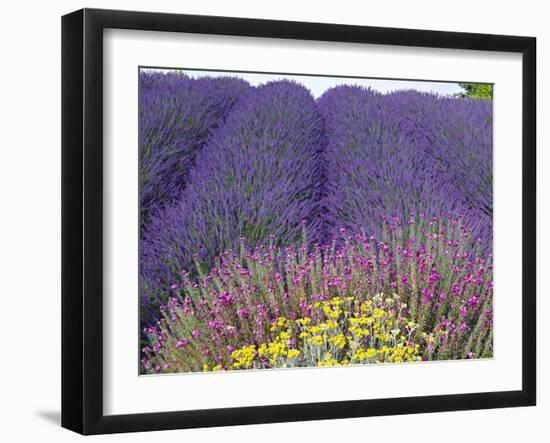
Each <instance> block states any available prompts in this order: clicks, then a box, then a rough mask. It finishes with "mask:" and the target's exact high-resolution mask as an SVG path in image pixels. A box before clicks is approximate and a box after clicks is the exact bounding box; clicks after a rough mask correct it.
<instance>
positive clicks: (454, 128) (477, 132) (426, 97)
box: [384, 91, 493, 253]
mask: <svg viewBox="0 0 550 443" xmlns="http://www.w3.org/2000/svg"><path fill="white" fill-rule="evenodd" d="M384 102H385V106H386V110H387V111H386V112H387V113H388V114H390V115H393V116H394V119H395V120H396V121H398V122H399V125H400V126H401V128H402V129H403V132H404V133H405V134H406V143H410V145H411V146H415V149H416V150H417V151H419V152H422V153H425V154H426V155H427V156H428V162H429V163H430V164H432V165H433V171H434V173H435V175H436V177H437V180H438V181H439V183H441V184H442V189H444V191H445V192H444V194H445V193H446V192H450V193H451V195H452V198H453V199H454V200H457V201H459V203H457V205H456V206H457V208H460V212H462V214H463V217H464V221H465V222H466V223H467V224H468V225H469V226H470V227H471V228H472V230H473V232H474V235H475V236H476V237H479V238H481V239H482V242H481V247H483V249H484V250H485V251H487V252H488V253H491V252H492V250H493V237H492V229H493V120H492V119H493V107H492V102H491V101H485V100H474V99H457V98H444V97H438V96H435V95H433V94H422V93H418V92H414V91H406V92H396V93H393V94H389V95H386V96H384Z"/></svg>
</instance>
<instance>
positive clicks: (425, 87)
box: [147, 69, 461, 98]
mask: <svg viewBox="0 0 550 443" xmlns="http://www.w3.org/2000/svg"><path fill="white" fill-rule="evenodd" d="M147 71H162V72H170V71H171V70H170V69H147ZM181 71H183V72H184V73H185V74H186V75H188V76H189V77H192V78H198V77H205V76H211V77H218V76H229V77H240V78H242V79H244V80H246V81H247V82H248V83H250V84H251V85H252V86H258V85H260V84H263V83H266V82H268V81H273V80H281V79H289V80H295V81H296V82H298V83H301V84H303V85H304V86H305V87H307V88H308V89H309V90H310V91H311V93H312V94H313V96H314V97H315V98H318V97H319V96H321V95H322V94H323V92H325V91H326V90H327V89H329V88H332V87H334V86H337V85H342V84H348V85H359V86H364V87H370V88H372V89H375V90H377V91H379V92H382V93H386V92H391V91H396V90H400V89H414V90H417V91H423V92H432V93H436V94H440V95H450V94H454V93H457V92H460V91H461V88H460V87H459V86H458V83H444V82H431V81H409V80H380V79H369V78H345V77H313V76H307V75H280V74H249V73H243V72H219V71H194V70H185V69H183V70H181Z"/></svg>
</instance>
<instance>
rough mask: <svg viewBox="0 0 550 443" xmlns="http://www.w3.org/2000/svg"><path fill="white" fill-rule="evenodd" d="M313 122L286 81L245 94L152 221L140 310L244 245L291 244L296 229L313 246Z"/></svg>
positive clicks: (299, 91) (317, 144) (317, 170)
mask: <svg viewBox="0 0 550 443" xmlns="http://www.w3.org/2000/svg"><path fill="white" fill-rule="evenodd" d="M322 137H323V127H322V120H321V117H320V115H319V113H318V111H317V109H316V105H315V102H314V100H313V98H312V97H311V95H310V93H309V91H308V90H307V89H305V88H304V87H302V86H299V85H298V84H297V83H294V82H289V81H281V82H273V83H269V84H267V85H265V86H261V87H259V88H257V89H256V90H254V91H253V92H251V93H250V94H249V95H248V96H247V97H246V99H244V100H242V101H241V102H240V103H239V104H238V105H236V106H235V108H234V110H233V112H232V113H231V114H230V116H229V117H228V118H227V121H226V123H225V124H224V125H223V126H222V127H220V128H219V129H218V130H217V131H215V132H214V133H212V134H211V137H210V140H209V142H208V143H207V146H205V148H204V149H203V150H202V151H201V152H200V154H199V156H198V157H197V162H196V166H195V167H194V168H193V169H192V171H191V172H190V173H189V185H188V186H187V187H186V189H185V190H184V191H183V193H182V194H181V196H180V198H179V200H178V201H177V202H176V203H175V204H173V205H170V206H168V207H166V208H165V209H163V210H162V211H158V212H156V213H155V215H154V217H152V220H151V223H150V226H149V228H148V229H147V231H146V232H145V233H144V235H143V240H142V243H141V275H142V289H143V291H144V293H145V294H146V295H145V298H144V299H143V306H144V307H145V308H146V309H147V306H148V304H149V303H150V302H151V301H152V303H153V305H154V304H155V303H157V300H159V299H161V300H162V299H165V298H164V297H165V296H166V289H167V288H168V286H170V285H171V284H174V283H176V284H177V283H179V281H180V272H181V271H182V270H187V271H193V269H194V262H195V261H197V262H199V263H201V264H205V265H211V264H212V263H213V261H214V258H215V257H216V256H217V255H218V254H220V253H221V252H223V251H224V250H225V249H227V248H231V249H235V248H237V247H238V245H239V239H240V238H241V237H243V236H244V237H246V238H247V239H248V241H249V242H250V244H251V245H252V246H255V245H258V244H261V243H264V242H267V241H268V239H269V238H270V236H271V238H272V239H273V241H274V242H276V243H277V245H278V246H281V245H285V244H290V243H292V242H294V241H299V239H300V236H301V232H302V221H305V224H306V226H307V228H308V233H309V235H310V237H311V239H312V241H313V239H315V238H317V237H319V235H320V233H321V223H320V221H319V219H320V217H319V213H320V211H321V209H320V205H319V202H320V200H321V199H320V193H321V192H322V179H321V176H322V171H323V164H322V161H321V160H320V155H319V150H320V149H321V146H322Z"/></svg>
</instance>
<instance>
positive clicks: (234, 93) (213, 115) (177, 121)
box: [139, 72, 249, 227]
mask: <svg viewBox="0 0 550 443" xmlns="http://www.w3.org/2000/svg"><path fill="white" fill-rule="evenodd" d="M248 89H249V86H248V84H247V83H246V82H245V81H243V80H240V79H238V78H229V77H220V78H211V77H210V78H200V79H192V78H189V77H187V76H185V75H181V74H172V73H170V74H160V73H148V72H141V73H140V103H139V118H140V122H139V123H140V124H139V149H140V173H139V183H140V188H139V189H140V211H141V214H140V217H141V225H142V227H143V226H144V224H145V223H146V221H147V220H148V216H149V213H150V211H151V210H153V209H154V208H159V207H163V206H164V205H165V204H167V203H168V202H170V201H171V200H173V199H174V198H175V197H177V196H178V195H179V193H180V192H181V190H182V189H183V188H184V187H185V185H186V183H187V174H188V172H189V169H190V168H191V166H192V165H193V164H194V160H195V156H196V153H197V152H198V151H199V150H200V149H201V148H202V146H203V145H204V144H205V143H206V141H207V139H208V135H209V133H210V131H211V130H212V129H213V128H216V127H217V126H219V124H220V123H221V122H223V120H224V119H225V117H226V116H227V114H228V112H229V111H230V109H231V108H232V107H233V105H234V104H235V102H236V101H237V100H238V99H239V98H240V97H241V96H243V95H244V94H245V93H246V92H247V91H248Z"/></svg>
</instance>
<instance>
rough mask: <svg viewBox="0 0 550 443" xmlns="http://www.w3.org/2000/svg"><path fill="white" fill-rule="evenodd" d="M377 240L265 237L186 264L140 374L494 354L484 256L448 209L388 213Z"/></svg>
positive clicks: (488, 264)
mask: <svg viewBox="0 0 550 443" xmlns="http://www.w3.org/2000/svg"><path fill="white" fill-rule="evenodd" d="M383 231H384V234H383V238H382V239H381V240H377V239H376V238H374V237H373V236H366V235H364V234H348V233H347V232H342V233H340V234H341V237H343V238H344V241H343V244H342V245H341V246H337V244H336V243H335V242H333V243H332V244H331V245H327V244H323V245H315V246H314V247H313V248H312V249H311V251H310V252H308V248H307V246H306V245H305V244H302V245H297V246H292V245H291V246H288V247H286V248H284V249H282V248H279V247H276V246H275V245H274V244H273V243H270V244H268V245H266V246H262V245H260V246H256V247H254V248H252V247H249V246H248V245H247V243H246V242H245V241H244V240H241V247H240V249H239V251H237V252H232V251H229V250H228V251H226V252H224V253H223V254H222V255H221V256H220V257H219V258H218V260H217V264H216V266H214V267H213V268H211V270H210V271H209V272H205V273H203V272H200V275H199V276H198V277H197V278H196V279H194V278H191V277H190V276H189V274H184V275H183V276H182V277H183V278H182V282H181V283H180V284H174V285H173V286H172V288H171V291H172V293H171V297H170V299H169V301H168V302H167V303H166V304H165V305H163V306H162V307H161V312H162V317H163V318H162V319H161V320H159V322H158V324H157V325H156V326H154V327H148V328H146V329H145V331H144V333H145V335H146V336H147V343H146V346H145V347H144V348H143V355H142V357H143V359H142V364H143V367H142V370H143V371H144V372H151V373H157V372H186V371H200V370H218V369H227V370H229V369H245V368H272V367H285V366H286V367H289V366H310V365H336V364H355V363H374V362H401V361H416V360H418V359H421V360H437V359H457V358H479V357H490V356H492V292H493V283H492V266H493V265H492V261H491V257H490V256H486V257H482V256H478V255H472V254H471V253H470V252H469V251H471V250H472V246H473V242H475V240H474V239H472V235H471V231H470V230H469V229H468V228H467V227H466V226H465V225H464V224H463V223H462V222H461V220H460V219H454V218H451V217H448V216H440V217H438V218H432V219H426V218H422V217H419V218H416V219H407V220H405V221H403V222H401V221H398V220H391V221H389V220H387V221H386V222H385V227H384V229H383Z"/></svg>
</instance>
